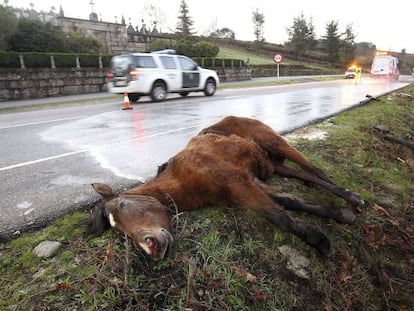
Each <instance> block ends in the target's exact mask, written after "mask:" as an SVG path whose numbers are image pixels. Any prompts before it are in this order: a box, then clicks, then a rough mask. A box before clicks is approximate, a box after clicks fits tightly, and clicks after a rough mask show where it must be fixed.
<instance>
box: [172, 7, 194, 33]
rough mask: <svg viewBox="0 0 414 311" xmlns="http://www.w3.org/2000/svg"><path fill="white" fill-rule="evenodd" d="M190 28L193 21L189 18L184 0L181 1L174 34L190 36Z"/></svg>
mask: <svg viewBox="0 0 414 311" xmlns="http://www.w3.org/2000/svg"><path fill="white" fill-rule="evenodd" d="M192 27H193V21H192V19H191V17H190V16H189V10H188V5H187V3H186V2H185V0H181V4H180V11H179V15H178V23H177V27H176V33H178V34H181V35H183V36H185V37H188V36H191V35H192V32H193V30H192Z"/></svg>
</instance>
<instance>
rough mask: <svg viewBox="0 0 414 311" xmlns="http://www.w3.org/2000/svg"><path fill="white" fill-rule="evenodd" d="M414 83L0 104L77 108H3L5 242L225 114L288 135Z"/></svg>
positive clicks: (146, 164)
mask: <svg viewBox="0 0 414 311" xmlns="http://www.w3.org/2000/svg"><path fill="white" fill-rule="evenodd" d="M410 82H412V79H411V78H409V77H402V78H401V79H400V82H391V83H390V82H384V81H374V80H371V79H370V78H363V79H362V80H361V81H359V82H358V81H353V80H342V79H340V80H335V81H325V82H307V83H297V84H289V85H280V86H266V87H254V88H253V87H251V88H242V89H240V88H237V89H236V88H234V89H233V88H230V89H223V90H218V92H217V94H216V95H215V96H214V97H204V96H203V95H201V93H199V94H197V93H194V94H191V95H189V96H188V97H187V98H180V97H178V96H175V95H169V100H167V101H165V102H163V103H150V102H149V101H148V100H147V99H146V98H144V99H143V100H142V101H140V102H139V103H137V104H133V107H134V109H133V110H121V108H122V96H120V98H119V99H118V98H116V99H114V98H113V97H112V96H108V94H95V95H89V96H86V95H85V96H74V97H66V98H58V99H53V100H52V99H44V100H33V101H23V102H6V103H0V107H7V106H13V105H32V104H39V103H47V102H50V101H71V102H72V101H73V102H74V103H75V102H79V103H78V104H76V105H70V106H64V107H60V108H54V109H41V110H37V111H27V112H15V113H5V114H0V141H1V153H0V154H1V156H0V183H1V188H0V194H1V196H2V202H1V203H0V204H1V205H0V240H5V239H9V238H11V237H13V236H15V235H17V234H19V232H22V231H25V230H27V229H29V228H32V227H38V226H41V225H43V224H45V223H47V222H49V221H50V220H52V219H54V218H56V217H57V216H60V215H62V214H64V213H67V212H68V211H70V210H74V209H78V208H85V207H87V206H90V205H92V204H93V202H95V201H96V199H97V196H96V195H95V194H94V193H93V191H92V188H91V186H90V184H91V183H93V182H105V183H108V184H110V185H111V186H113V187H114V188H116V189H122V188H128V187H130V186H132V185H133V184H135V183H137V182H138V181H142V180H145V179H147V178H149V177H151V176H153V175H154V174H155V172H156V169H157V166H158V165H160V164H162V163H163V162H165V161H167V160H168V158H170V157H171V156H173V155H174V154H175V153H176V152H177V151H179V150H180V149H182V148H183V147H184V146H185V145H186V143H187V142H188V140H189V139H190V138H191V137H192V136H194V135H196V134H197V133H198V132H199V131H200V130H201V129H202V128H204V127H205V126H208V125H210V124H212V123H214V122H216V121H218V120H220V119H221V118H223V117H224V116H226V115H237V116H246V117H253V118H257V119H259V120H261V121H263V122H265V123H267V124H269V125H270V126H272V127H273V128H274V129H275V130H277V131H279V132H288V131H290V130H293V129H295V128H298V127H302V126H304V125H306V124H308V123H310V122H313V121H314V120H319V119H323V118H326V117H328V116H331V115H334V114H336V113H338V112H340V111H343V110H345V109H349V107H352V106H354V105H357V104H359V103H360V102H361V101H365V100H366V97H365V95H367V94H370V95H373V96H379V95H382V94H386V93H388V92H391V91H393V90H396V89H399V88H401V87H403V86H405V85H407V84H408V83H410Z"/></svg>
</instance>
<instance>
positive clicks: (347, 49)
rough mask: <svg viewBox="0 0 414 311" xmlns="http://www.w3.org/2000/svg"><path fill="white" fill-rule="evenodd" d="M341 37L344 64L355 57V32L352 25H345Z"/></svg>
mask: <svg viewBox="0 0 414 311" xmlns="http://www.w3.org/2000/svg"><path fill="white" fill-rule="evenodd" d="M343 35H344V38H343V39H342V54H343V58H344V62H345V64H349V63H350V62H351V61H353V60H354V59H355V34H354V31H353V29H352V25H347V26H346V29H345V33H344V34H343Z"/></svg>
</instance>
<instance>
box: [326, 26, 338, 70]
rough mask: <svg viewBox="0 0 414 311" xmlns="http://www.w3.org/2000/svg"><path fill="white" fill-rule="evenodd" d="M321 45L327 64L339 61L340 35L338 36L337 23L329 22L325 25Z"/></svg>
mask: <svg viewBox="0 0 414 311" xmlns="http://www.w3.org/2000/svg"><path fill="white" fill-rule="evenodd" d="M323 43H324V50H325V53H326V54H327V60H328V62H330V63H331V64H334V63H338V62H339V60H340V50H341V35H340V34H339V30H338V22H337V21H330V22H328V23H327V24H326V34H325V36H324V37H323Z"/></svg>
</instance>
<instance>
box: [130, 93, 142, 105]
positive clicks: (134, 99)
mask: <svg viewBox="0 0 414 311" xmlns="http://www.w3.org/2000/svg"><path fill="white" fill-rule="evenodd" d="M140 97H141V96H139V95H138V94H136V93H130V94H128V98H129V100H130V101H131V102H133V103H135V102H137V101H138V100H139V98H140Z"/></svg>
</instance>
